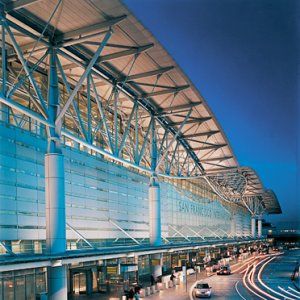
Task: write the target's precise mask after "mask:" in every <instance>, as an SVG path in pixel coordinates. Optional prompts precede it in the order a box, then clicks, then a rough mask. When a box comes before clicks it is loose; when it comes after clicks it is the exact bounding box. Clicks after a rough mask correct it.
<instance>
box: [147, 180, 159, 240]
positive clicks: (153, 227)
mask: <svg viewBox="0 0 300 300" xmlns="http://www.w3.org/2000/svg"><path fill="white" fill-rule="evenodd" d="M149 227H150V244H151V245H153V246H159V245H161V217H160V186H159V183H158V181H157V177H156V176H152V177H151V179H150V186H149Z"/></svg>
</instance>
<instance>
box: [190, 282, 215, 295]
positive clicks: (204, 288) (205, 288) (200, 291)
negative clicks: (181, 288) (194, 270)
mask: <svg viewBox="0 0 300 300" xmlns="http://www.w3.org/2000/svg"><path fill="white" fill-rule="evenodd" d="M194 295H195V297H197V298H210V297H211V287H210V286H209V285H208V283H204V282H199V283H197V284H196V285H195V288H194Z"/></svg>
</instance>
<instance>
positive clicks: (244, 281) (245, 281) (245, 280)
mask: <svg viewBox="0 0 300 300" xmlns="http://www.w3.org/2000/svg"><path fill="white" fill-rule="evenodd" d="M248 271H249V266H248V268H247V271H246V273H245V275H244V276H243V284H244V286H245V287H246V288H247V289H248V290H249V291H250V292H251V293H252V294H254V295H255V296H257V297H258V298H260V299H263V300H267V299H266V298H264V297H262V296H261V295H259V294H257V293H256V292H255V291H253V290H252V289H251V288H250V287H249V285H248V284H247V276H248Z"/></svg>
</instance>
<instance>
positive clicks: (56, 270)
mask: <svg viewBox="0 0 300 300" xmlns="http://www.w3.org/2000/svg"><path fill="white" fill-rule="evenodd" d="M64 185H65V182H64V157H63V155H62V154H59V153H48V154H46V157H45V196H46V246H47V253H48V254H57V253H63V252H65V251H66V215H65V188H64ZM48 299H49V300H65V299H67V273H66V267H65V266H60V267H49V268H48Z"/></svg>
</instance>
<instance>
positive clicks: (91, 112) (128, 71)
mask: <svg viewBox="0 0 300 300" xmlns="http://www.w3.org/2000/svg"><path fill="white" fill-rule="evenodd" d="M35 2H36V1H20V0H19V1H14V2H8V3H6V4H5V5H3V4H2V6H1V7H0V8H1V58H2V64H1V93H0V103H1V120H2V121H5V122H7V123H11V124H13V125H15V126H18V127H21V128H24V129H28V130H32V128H38V129H39V132H37V133H38V134H41V135H43V134H44V133H45V132H46V136H47V138H48V140H49V141H50V143H49V145H50V146H49V147H58V148H59V145H60V143H65V144H66V145H70V146H73V147H81V148H83V149H84V148H86V149H88V150H89V151H90V152H91V153H92V154H95V153H98V154H101V155H103V156H105V157H106V158H107V159H109V160H113V161H115V162H117V163H121V164H124V165H125V166H129V167H132V168H135V169H138V170H140V171H142V172H146V173H148V174H150V175H151V176H152V175H155V174H157V175H161V176H166V177H170V178H179V179H189V178H197V177H203V178H205V180H206V181H207V182H208V184H209V185H210V186H211V187H212V189H213V190H214V191H215V192H216V193H217V194H218V195H219V196H220V197H221V198H222V199H223V200H225V201H227V202H239V203H243V204H245V205H246V207H247V208H248V209H249V207H250V206H249V204H248V202H247V200H245V199H249V197H251V196H254V198H255V199H258V197H257V191H258V190H259V194H261V193H263V189H262V187H261V183H260V181H259V183H258V185H260V186H259V188H258V189H257V187H256V185H255V184H254V185H253V184H252V181H253V180H254V181H255V180H256V179H255V178H254V179H253V178H251V176H250V175H249V174H248V173H249V172H248V173H247V170H246V169H243V168H242V169H241V168H232V167H224V166H223V165H222V162H224V161H226V160H230V159H234V157H233V155H227V156H226V155H225V156H221V157H210V156H209V155H208V156H207V155H204V157H203V159H202V160H200V159H199V156H198V155H196V152H199V151H203V150H205V151H208V154H210V153H213V152H214V151H217V150H218V149H221V148H223V147H225V146H227V144H226V143H224V144H215V143H211V142H209V141H208V139H209V138H210V137H212V136H214V135H216V134H218V133H220V131H219V130H209V131H207V132H196V133H191V131H190V130H188V132H187V131H185V132H183V129H184V126H185V125H186V124H191V125H192V126H194V125H196V126H200V125H201V124H203V123H205V122H208V121H209V120H211V119H212V117H210V116H201V117H199V116H195V115H193V108H195V107H197V106H199V105H201V104H202V102H201V101H194V102H193V101H190V100H189V101H188V103H186V104H180V105H173V106H170V107H164V108H162V107H160V106H158V105H156V104H155V101H153V97H157V96H161V95H166V96H167V97H173V100H174V99H175V98H176V97H177V96H178V95H179V94H180V93H181V92H182V91H185V90H187V89H189V88H190V86H189V85H188V84H185V85H181V86H166V85H162V84H160V79H161V78H162V77H163V76H164V75H165V74H167V73H168V72H170V71H171V70H173V68H174V66H168V67H160V68H157V69H156V70H152V71H146V72H141V73H135V74H132V70H133V69H134V67H135V65H136V64H137V62H138V61H139V59H140V58H141V56H142V55H143V54H144V53H146V52H147V51H148V50H149V49H151V48H152V47H153V46H154V45H153V44H146V45H141V46H126V45H121V44H115V43H112V42H110V41H111V40H112V37H113V36H114V34H115V33H114V31H115V26H117V25H118V24H119V23H120V22H122V20H124V19H126V15H121V16H118V17H114V18H110V19H107V20H106V21H104V22H100V23H98V24H93V25H91V26H87V27H84V28H79V29H75V30H71V31H69V32H60V31H58V30H57V29H56V28H55V27H54V26H53V19H54V18H55V17H57V16H58V15H59V11H60V9H61V7H60V5H61V1H58V2H57V5H56V6H55V7H54V9H53V11H52V13H51V15H50V18H49V20H48V22H47V23H45V24H44V23H43V22H40V24H39V26H37V24H36V23H34V22H30V21H29V20H28V19H26V18H25V17H24V15H22V14H19V13H18V11H17V10H18V9H20V8H23V7H28V6H30V5H31V4H33V3H35ZM87 45H93V47H94V49H95V50H94V51H91V50H90V48H88V47H87ZM112 48H115V49H116V51H115V52H113V53H108V54H107V49H112ZM122 57H126V58H128V60H127V63H126V65H124V67H123V69H122V70H121V71H120V70H117V69H116V68H114V67H113V65H112V64H111V61H113V60H116V59H119V58H122ZM74 70H76V72H74ZM148 77H154V78H156V79H155V81H154V83H148V82H141V81H138V82H137V80H144V79H145V78H148ZM143 88H145V90H144V89H143ZM51 93H56V94H55V95H52V94H51ZM54 98H57V99H59V101H58V103H52V102H50V101H49V99H54ZM170 116H176V118H177V121H174V120H171V119H170ZM201 137H205V138H206V139H205V141H202V140H201V141H200V145H199V146H198V147H194V148H192V147H191V146H190V142H191V141H193V142H199V140H198V139H196V138H201ZM195 139H196V140H195ZM51 145H52V146H51ZM203 164H204V165H206V166H209V165H210V166H214V167H217V168H215V169H214V170H215V171H214V173H212V174H207V173H206V172H205V168H204V167H203ZM250 173H251V172H250ZM258 180H259V179H258ZM250 194H251V195H250ZM270 195H271V194H270V193H269V194H268V197H269V198H268V199H269V200H270V199H271V198H272V197H270ZM245 197H246V198H245ZM259 199H263V197H260V198H259ZM261 201H263V200H261ZM269 202H270V203H271V202H272V201H269Z"/></svg>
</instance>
